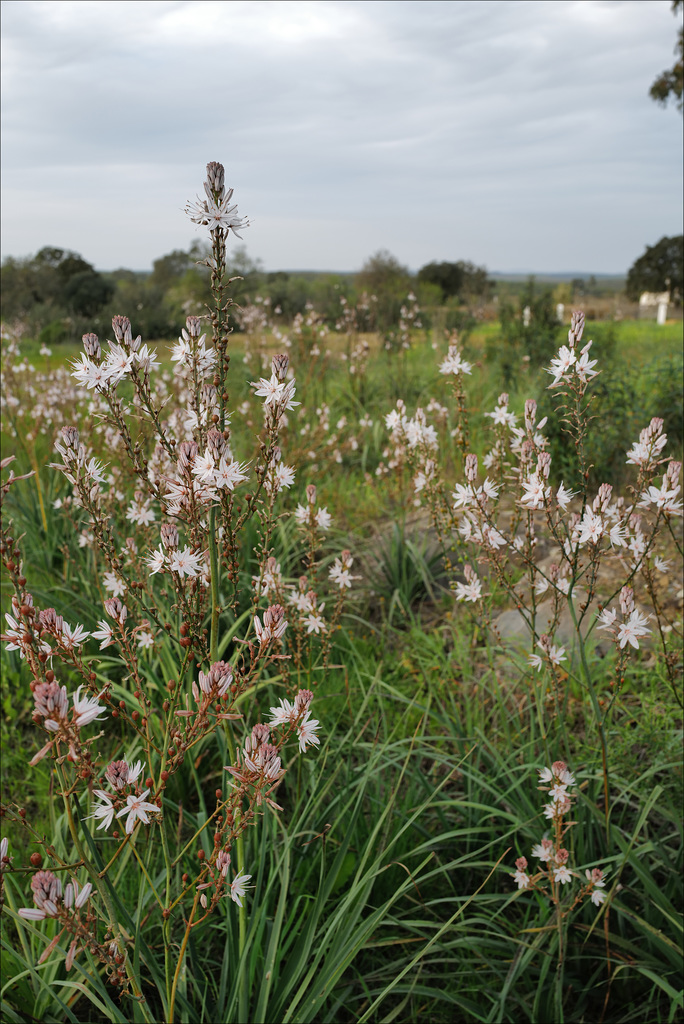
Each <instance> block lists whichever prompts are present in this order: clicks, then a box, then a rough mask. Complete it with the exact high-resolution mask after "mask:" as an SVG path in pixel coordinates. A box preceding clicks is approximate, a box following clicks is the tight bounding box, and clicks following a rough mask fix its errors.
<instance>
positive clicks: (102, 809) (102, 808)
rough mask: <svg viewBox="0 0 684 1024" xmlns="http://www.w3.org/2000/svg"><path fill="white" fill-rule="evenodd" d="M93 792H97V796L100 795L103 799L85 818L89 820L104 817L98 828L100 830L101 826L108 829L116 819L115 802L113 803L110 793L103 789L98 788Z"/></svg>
mask: <svg viewBox="0 0 684 1024" xmlns="http://www.w3.org/2000/svg"><path fill="white" fill-rule="evenodd" d="M93 792H94V793H95V796H98V797H99V798H100V800H102V803H101V804H98V805H97V806H96V807H95V808H93V813H92V814H88V815H86V817H85V818H84V819H83V820H84V821H87V820H88V819H89V818H96V819H99V818H102V821H101V823H100V824H99V825H98V826H97V828H98V830H99V829H101V828H105V829H107V828H109V826H110V825H111V823H112V821H113V820H114V804H113V803H112V801H111V799H110V797H109V795H108V794H107V793H105V791H104V790H103V789H96V790H94V791H93Z"/></svg>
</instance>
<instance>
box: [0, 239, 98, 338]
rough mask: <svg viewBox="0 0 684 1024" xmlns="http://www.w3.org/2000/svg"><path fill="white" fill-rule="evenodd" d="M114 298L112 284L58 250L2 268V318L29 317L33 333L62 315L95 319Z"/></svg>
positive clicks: (78, 259)
mask: <svg viewBox="0 0 684 1024" xmlns="http://www.w3.org/2000/svg"><path fill="white" fill-rule="evenodd" d="M113 294H114V287H113V285H112V283H111V282H109V281H107V280H106V279H105V278H104V277H103V276H102V274H99V273H98V272H97V270H95V267H94V266H93V265H92V264H91V263H88V261H87V260H84V259H83V257H82V256H79V254H78V253H75V252H71V251H70V250H68V249H60V248H58V247H57V246H45V247H44V248H43V249H41V250H40V251H39V252H37V253H36V255H35V256H33V257H29V258H28V259H23V260H16V259H12V258H11V257H10V258H9V259H7V260H5V261H4V263H3V265H2V316H3V317H15V316H16V317H22V318H25V317H28V319H29V320H30V322H31V329H32V330H35V331H36V332H38V331H40V329H41V328H42V327H44V326H45V325H46V324H48V323H51V322H52V321H54V320H59V319H60V318H63V317H64V316H65V315H68V316H70V317H73V316H77V317H78V316H86V317H90V316H94V315H95V314H96V313H98V312H99V311H100V310H101V309H102V308H103V307H104V306H105V305H106V304H107V302H109V300H110V299H111V298H112V296H113ZM79 326H80V325H77V324H74V330H76V329H77V328H78V327H79Z"/></svg>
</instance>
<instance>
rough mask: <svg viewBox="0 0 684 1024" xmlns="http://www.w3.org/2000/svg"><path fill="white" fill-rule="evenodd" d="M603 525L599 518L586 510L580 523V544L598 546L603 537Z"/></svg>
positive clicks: (589, 510)
mask: <svg viewBox="0 0 684 1024" xmlns="http://www.w3.org/2000/svg"><path fill="white" fill-rule="evenodd" d="M603 532H604V525H603V520H602V519H601V516H597V515H594V513H593V512H592V510H591V509H590V508H588V509H586V510H585V512H584V515H583V517H582V522H581V523H580V536H579V543H580V544H587V543H590V544H598V542H599V540H600V539H601V537H602V536H603Z"/></svg>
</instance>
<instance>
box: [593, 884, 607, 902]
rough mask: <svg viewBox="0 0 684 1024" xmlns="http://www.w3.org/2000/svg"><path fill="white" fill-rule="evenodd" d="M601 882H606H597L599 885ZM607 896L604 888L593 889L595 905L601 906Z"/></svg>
mask: <svg viewBox="0 0 684 1024" xmlns="http://www.w3.org/2000/svg"><path fill="white" fill-rule="evenodd" d="M599 884H601V885H604V884H605V883H599V882H597V883H596V885H599ZM605 898H606V894H605V892H604V891H603V889H593V890H592V893H591V902H592V903H593V904H594V906H595V907H600V906H601V904H602V903H603V901H604V900H605Z"/></svg>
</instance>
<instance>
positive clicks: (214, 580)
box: [209, 506, 221, 664]
mask: <svg viewBox="0 0 684 1024" xmlns="http://www.w3.org/2000/svg"><path fill="white" fill-rule="evenodd" d="M209 561H210V563H211V633H210V654H211V663H212V664H213V663H214V662H215V661H218V630H219V612H220V611H221V608H220V606H219V563H218V550H217V547H216V508H215V507H213V506H212V508H211V511H210V512H209Z"/></svg>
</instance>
